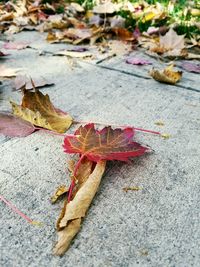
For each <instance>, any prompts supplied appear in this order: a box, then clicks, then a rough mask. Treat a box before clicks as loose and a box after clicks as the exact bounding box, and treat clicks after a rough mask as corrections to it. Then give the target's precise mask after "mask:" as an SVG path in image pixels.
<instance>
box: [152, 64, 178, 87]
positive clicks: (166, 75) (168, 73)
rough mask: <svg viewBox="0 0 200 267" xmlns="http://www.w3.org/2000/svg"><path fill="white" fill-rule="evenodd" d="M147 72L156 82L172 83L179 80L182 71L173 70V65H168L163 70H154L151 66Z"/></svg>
mask: <svg viewBox="0 0 200 267" xmlns="http://www.w3.org/2000/svg"><path fill="white" fill-rule="evenodd" d="M149 74H150V75H151V77H152V78H154V80H156V81H158V82H162V83H167V84H172V85H174V84H176V83H177V82H178V81H180V79H181V77H182V71H174V70H173V65H170V66H169V67H167V68H165V69H164V70H156V69H154V68H153V69H152V70H150V71H149Z"/></svg>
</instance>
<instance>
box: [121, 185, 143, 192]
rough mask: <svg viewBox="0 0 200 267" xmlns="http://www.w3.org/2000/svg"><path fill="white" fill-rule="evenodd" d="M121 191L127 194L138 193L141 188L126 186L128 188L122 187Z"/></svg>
mask: <svg viewBox="0 0 200 267" xmlns="http://www.w3.org/2000/svg"><path fill="white" fill-rule="evenodd" d="M123 190H124V191H125V192H126V193H127V192H128V191H139V190H141V187H139V186H128V187H124V188H123Z"/></svg>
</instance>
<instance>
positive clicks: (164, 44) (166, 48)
mask: <svg viewBox="0 0 200 267" xmlns="http://www.w3.org/2000/svg"><path fill="white" fill-rule="evenodd" d="M184 37H185V35H178V34H177V33H176V32H175V31H174V30H173V29H172V28H170V29H169V31H168V32H167V33H166V34H165V35H164V36H162V35H161V36H160V39H159V43H158V44H157V45H153V47H151V48H150V51H152V52H156V53H159V54H163V53H166V55H165V56H179V55H182V50H183V49H184V48H185V41H184Z"/></svg>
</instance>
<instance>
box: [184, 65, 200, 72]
mask: <svg viewBox="0 0 200 267" xmlns="http://www.w3.org/2000/svg"><path fill="white" fill-rule="evenodd" d="M181 68H183V69H184V70H186V71H189V72H194V73H200V64H195V63H190V62H183V63H182V64H181Z"/></svg>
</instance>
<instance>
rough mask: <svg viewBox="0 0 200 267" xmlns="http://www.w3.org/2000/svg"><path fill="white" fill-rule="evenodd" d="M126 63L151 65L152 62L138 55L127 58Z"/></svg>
mask: <svg viewBox="0 0 200 267" xmlns="http://www.w3.org/2000/svg"><path fill="white" fill-rule="evenodd" d="M126 63H128V64H131V65H151V64H152V63H151V62H150V61H148V60H145V59H141V58H136V57H130V58H127V60H126Z"/></svg>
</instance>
